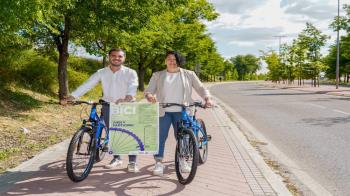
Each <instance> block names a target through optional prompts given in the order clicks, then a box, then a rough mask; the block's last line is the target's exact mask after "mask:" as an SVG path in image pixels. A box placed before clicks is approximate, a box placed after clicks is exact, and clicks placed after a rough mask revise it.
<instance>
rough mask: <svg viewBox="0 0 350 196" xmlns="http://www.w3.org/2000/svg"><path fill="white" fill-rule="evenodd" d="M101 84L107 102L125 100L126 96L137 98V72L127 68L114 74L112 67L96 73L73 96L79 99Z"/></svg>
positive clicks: (123, 67)
mask: <svg viewBox="0 0 350 196" xmlns="http://www.w3.org/2000/svg"><path fill="white" fill-rule="evenodd" d="M99 82H101V84H102V90H103V97H102V99H103V100H104V101H107V102H116V101H117V100H118V99H124V98H125V96H126V95H131V96H136V91H137V87H138V78H137V73H136V71H135V70H133V69H130V68H128V67H125V66H121V68H120V69H119V70H118V71H117V72H115V73H113V72H112V70H111V68H110V67H105V68H103V69H100V70H98V71H97V72H96V73H94V74H93V75H92V76H91V77H90V78H89V79H88V80H87V81H86V82H85V83H84V84H82V85H81V86H79V87H78V88H77V89H76V90H75V91H74V92H72V94H71V95H72V96H73V97H75V98H79V97H81V96H83V95H84V94H85V93H86V92H88V91H89V90H90V89H92V88H93V87H95V86H96V85H97V84H98V83H99Z"/></svg>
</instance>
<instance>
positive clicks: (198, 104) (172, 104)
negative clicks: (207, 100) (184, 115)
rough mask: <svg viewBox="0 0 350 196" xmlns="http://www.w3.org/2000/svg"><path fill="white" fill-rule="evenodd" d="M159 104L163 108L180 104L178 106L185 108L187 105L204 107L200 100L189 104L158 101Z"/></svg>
mask: <svg viewBox="0 0 350 196" xmlns="http://www.w3.org/2000/svg"><path fill="white" fill-rule="evenodd" d="M159 105H160V106H162V107H163V108H167V107H171V106H180V107H183V108H187V107H192V106H195V107H200V108H206V107H205V106H204V105H203V104H202V102H200V101H198V102H197V101H196V102H194V103H192V104H190V105H184V104H179V103H159Z"/></svg>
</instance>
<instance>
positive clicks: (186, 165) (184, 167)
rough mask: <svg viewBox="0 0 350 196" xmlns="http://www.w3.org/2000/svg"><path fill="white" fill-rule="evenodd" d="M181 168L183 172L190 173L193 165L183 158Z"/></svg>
mask: <svg viewBox="0 0 350 196" xmlns="http://www.w3.org/2000/svg"><path fill="white" fill-rule="evenodd" d="M180 169H181V172H182V173H190V172H191V166H190V165H189V163H187V161H185V160H181V162H180Z"/></svg>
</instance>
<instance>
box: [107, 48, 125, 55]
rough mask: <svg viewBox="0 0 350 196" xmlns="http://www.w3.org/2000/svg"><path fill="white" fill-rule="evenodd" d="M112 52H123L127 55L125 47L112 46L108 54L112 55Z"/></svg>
mask: <svg viewBox="0 0 350 196" xmlns="http://www.w3.org/2000/svg"><path fill="white" fill-rule="evenodd" d="M112 52H123V53H124V56H126V53H125V51H124V50H123V49H121V48H111V49H110V50H109V52H108V55H111V53H112Z"/></svg>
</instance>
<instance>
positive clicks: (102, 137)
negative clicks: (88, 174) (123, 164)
mask: <svg viewBox="0 0 350 196" xmlns="http://www.w3.org/2000/svg"><path fill="white" fill-rule="evenodd" d="M103 133H104V135H103ZM106 138H107V132H106V131H105V130H104V129H103V130H101V133H100V135H99V137H98V143H99V146H100V147H99V148H98V149H96V154H95V163H98V162H100V161H102V160H103V159H104V158H105V156H106V152H104V151H103V145H102V144H103V143H104V140H105V139H106ZM106 145H107V144H106Z"/></svg>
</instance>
